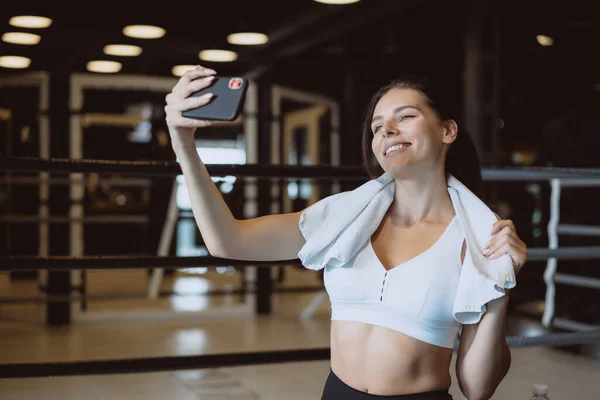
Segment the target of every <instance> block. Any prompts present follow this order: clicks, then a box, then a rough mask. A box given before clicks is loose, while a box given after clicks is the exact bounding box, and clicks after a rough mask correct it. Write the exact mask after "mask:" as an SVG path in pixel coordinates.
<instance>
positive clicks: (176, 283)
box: [0, 267, 600, 400]
mask: <svg viewBox="0 0 600 400" xmlns="http://www.w3.org/2000/svg"><path fill="white" fill-rule="evenodd" d="M115 272H123V274H120V275H119V274H116V273H115ZM125 272H128V273H129V275H127V274H126V273H125ZM221 272H222V273H217V272H215V271H213V270H211V271H209V272H205V273H203V274H200V273H199V272H198V270H186V271H180V272H178V273H177V274H175V276H172V277H166V278H165V279H164V280H163V284H162V291H163V292H165V293H167V292H174V293H175V294H174V295H173V296H164V297H161V298H159V299H157V300H148V299H146V298H145V297H144V295H145V289H146V287H147V286H146V285H147V275H146V274H143V273H141V272H138V273H137V275H135V274H134V273H133V272H132V271H94V273H90V274H89V275H88V284H89V287H90V297H91V300H90V301H89V304H88V310H87V311H85V312H83V311H81V310H80V304H78V302H74V306H73V323H72V324H71V325H70V326H67V327H59V328H56V327H55V328H48V327H46V326H45V324H44V311H45V307H44V304H43V303H40V302H37V301H36V300H35V299H38V298H39V296H40V294H39V293H38V291H37V288H36V284H35V283H34V282H11V283H8V284H6V281H5V284H4V285H3V286H0V360H2V361H1V363H3V364H10V363H34V362H60V361H81V360H107V359H121V358H140V357H160V356H178V355H199V354H222V353H240V352H255V351H266V350H285V349H310V348H320V347H328V345H329V303H328V302H327V301H324V302H321V303H320V304H317V305H316V307H315V310H314V312H313V314H312V316H311V318H308V319H303V318H300V315H301V313H302V312H303V310H305V307H306V306H307V305H308V304H310V303H311V300H313V299H314V296H315V295H316V294H317V293H318V292H302V291H297V292H294V291H289V292H281V293H276V294H275V295H274V296H273V313H272V315H270V316H260V317H255V316H254V315H253V304H252V299H251V298H248V299H245V300H246V301H244V298H242V297H241V296H239V295H211V296H208V295H205V294H202V293H205V292H206V291H208V290H214V289H221V290H233V289H236V288H239V284H240V277H239V273H233V272H231V271H229V272H228V271H221ZM124 278H127V279H124ZM319 285H320V280H319V278H318V275H317V274H316V273H313V271H304V270H298V269H295V268H291V267H289V268H286V279H285V280H284V282H283V283H282V284H281V285H279V287H282V288H293V287H307V286H308V287H315V288H318V287H319ZM15 298H20V299H22V300H27V301H21V302H20V303H15V302H14V299H15ZM9 299H11V300H10V301H9ZM532 326H534V325H532ZM530 332H533V334H535V332H534V331H531V330H530ZM512 355H513V363H512V368H511V370H510V372H509V374H508V376H507V377H506V378H505V379H504V381H503V382H502V384H501V385H500V386H499V388H498V390H497V392H496V393H495V395H494V396H493V397H492V399H494V400H508V399H510V400H513V399H515V400H516V399H529V398H530V397H531V387H532V385H533V384H534V383H546V384H548V385H549V394H550V398H551V399H553V400H558V399H574V398H586V399H591V398H597V395H598V390H599V389H600V381H599V379H598V377H600V361H598V360H594V359H592V358H589V357H584V356H578V355H574V354H570V353H567V352H564V351H560V350H554V349H548V348H538V347H532V348H519V349H513V351H512ZM451 370H453V367H452V368H451ZM328 371H329V363H328V361H314V362H300V363H284V364H268V365H259V366H243V367H227V368H215V369H207V370H189V371H188V370H182V371H170V372H157V373H133V374H120V375H89V376H71V377H53V378H19V379H0V399H2V400H4V399H7V400H8V399H10V400H21V399H23V400H25V399H27V400H30V399H36V400H46V399H48V400H50V399H52V400H54V399H86V400H96V399H97V400H108V399H110V400H117V399H118V400H120V399H123V400H125V399H127V400H131V399H144V400H150V399H171V398H174V399H178V400H188V399H189V400H192V399H193V400H198V399H210V400H212V399H215V400H216V399H236V400H242V399H244V400H245V399H289V400H295V399H319V396H320V393H321V390H322V387H323V384H324V380H325V378H326V375H327V373H328ZM452 376H453V380H454V382H455V379H454V374H452ZM451 393H452V395H453V396H454V399H455V400H457V399H463V398H464V397H463V396H462V395H461V394H460V391H459V390H458V387H457V386H456V383H454V384H453V386H452V388H451Z"/></svg>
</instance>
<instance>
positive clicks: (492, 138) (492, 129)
mask: <svg viewBox="0 0 600 400" xmlns="http://www.w3.org/2000/svg"><path fill="white" fill-rule="evenodd" d="M499 3H500V2H499V1H496V0H492V1H472V2H471V10H470V12H469V15H468V18H467V28H466V35H465V38H466V40H465V62H464V68H465V70H464V76H463V80H464V82H463V83H464V113H465V115H464V118H465V124H466V128H467V130H468V131H469V133H470V135H471V137H472V138H473V142H474V143H475V147H476V149H477V153H478V154H479V157H480V159H481V161H482V164H485V165H490V164H492V165H493V164H498V162H499V161H500V148H499V147H500V146H499V144H500V140H499V134H500V65H499V54H500V43H499V19H500V12H501V9H500V6H499Z"/></svg>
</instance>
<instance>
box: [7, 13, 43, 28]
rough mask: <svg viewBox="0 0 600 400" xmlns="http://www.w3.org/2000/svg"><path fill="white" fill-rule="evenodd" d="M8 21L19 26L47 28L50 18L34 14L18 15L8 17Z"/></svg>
mask: <svg viewBox="0 0 600 400" xmlns="http://www.w3.org/2000/svg"><path fill="white" fill-rule="evenodd" d="M8 23H9V24H10V25H12V26H18V27H19V28H47V27H49V26H50V25H51V24H52V20H51V19H50V18H46V17H37V16H34V15H18V16H16V17H12V18H11V19H9V20H8Z"/></svg>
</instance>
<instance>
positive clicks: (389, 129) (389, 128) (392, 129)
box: [382, 121, 399, 136]
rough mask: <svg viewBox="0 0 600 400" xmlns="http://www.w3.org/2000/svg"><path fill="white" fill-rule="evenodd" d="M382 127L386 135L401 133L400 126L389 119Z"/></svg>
mask: <svg viewBox="0 0 600 400" xmlns="http://www.w3.org/2000/svg"><path fill="white" fill-rule="evenodd" d="M382 129H383V134H384V136H392V135H397V134H398V133H399V132H398V128H397V127H396V125H395V124H394V123H393V122H392V121H387V122H386V123H385V124H383V127H382Z"/></svg>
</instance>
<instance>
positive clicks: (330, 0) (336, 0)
mask: <svg viewBox="0 0 600 400" xmlns="http://www.w3.org/2000/svg"><path fill="white" fill-rule="evenodd" d="M315 1H316V2H317V3H323V4H352V3H358V2H359V1H360V0H315Z"/></svg>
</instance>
